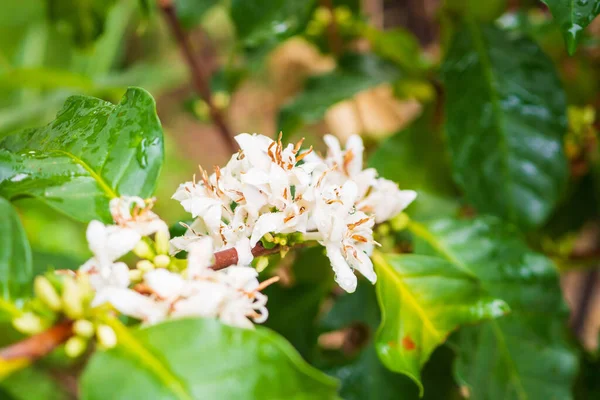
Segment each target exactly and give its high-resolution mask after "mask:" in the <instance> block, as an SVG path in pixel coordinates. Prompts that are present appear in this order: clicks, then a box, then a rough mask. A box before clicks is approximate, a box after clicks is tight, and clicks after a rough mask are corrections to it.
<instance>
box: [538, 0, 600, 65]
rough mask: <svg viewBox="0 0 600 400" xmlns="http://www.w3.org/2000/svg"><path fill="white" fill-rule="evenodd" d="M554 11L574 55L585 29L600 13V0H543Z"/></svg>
mask: <svg viewBox="0 0 600 400" xmlns="http://www.w3.org/2000/svg"><path fill="white" fill-rule="evenodd" d="M542 2H543V3H545V4H546V5H547V6H548V8H549V9H550V12H551V13H552V16H553V17H554V19H555V21H556V23H557V24H558V25H560V29H561V31H562V34H563V38H564V39H565V43H566V44H567V50H568V51H569V54H571V55H573V54H574V53H575V50H576V49H577V44H578V43H579V41H580V40H581V38H582V36H583V30H584V29H585V27H586V26H588V25H589V24H590V23H591V22H592V21H593V20H594V18H596V16H597V15H598V14H600V0H571V1H565V0H542Z"/></svg>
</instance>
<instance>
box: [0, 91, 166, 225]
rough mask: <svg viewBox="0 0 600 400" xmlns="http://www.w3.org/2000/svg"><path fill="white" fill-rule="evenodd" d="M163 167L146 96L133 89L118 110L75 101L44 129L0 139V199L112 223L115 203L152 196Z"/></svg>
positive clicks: (77, 98)
mask: <svg viewBox="0 0 600 400" xmlns="http://www.w3.org/2000/svg"><path fill="white" fill-rule="evenodd" d="M162 161H163V136H162V128H161V126H160V122H159V120H158V117H157V116H156V107H155V103H154V99H153V98H152V97H151V96H150V94H148V93H147V92H146V91H144V90H142V89H137V88H131V89H129V90H128V91H127V93H126V94H125V96H124V97H123V99H122V100H121V102H120V103H119V104H118V105H113V104H110V103H108V102H105V101H102V100H99V99H95V98H92V97H85V96H73V97H70V98H69V99H68V100H67V101H66V103H65V105H64V107H63V109H62V110H61V111H59V113H58V115H57V116H56V119H55V120H54V121H53V122H51V123H50V124H48V125H47V126H46V127H44V128H39V129H32V130H27V131H24V132H21V133H18V134H14V135H11V136H8V137H7V138H5V139H4V140H1V141H0V194H1V195H3V196H5V197H7V198H14V197H17V196H34V197H37V198H40V199H41V200H43V201H44V202H46V203H47V204H49V205H50V206H52V207H54V208H56V209H57V210H59V211H61V212H63V213H66V214H67V215H70V216H71V217H73V218H75V219H78V220H81V221H89V220H92V219H98V218H100V219H104V220H110V215H109V213H108V202H109V200H110V199H111V198H113V197H116V196H119V195H132V196H134V195H135V196H141V197H149V196H151V195H152V194H153V192H154V187H155V185H156V181H157V177H158V174H159V172H160V168H161V165H162Z"/></svg>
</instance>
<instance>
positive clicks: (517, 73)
mask: <svg viewBox="0 0 600 400" xmlns="http://www.w3.org/2000/svg"><path fill="white" fill-rule="evenodd" d="M443 69H444V73H443V78H444V82H445V85H446V118H447V135H448V144H449V146H450V150H451V155H452V161H453V172H454V178H455V180H456V182H457V183H458V184H459V185H460V186H461V187H462V188H463V189H464V191H465V194H466V197H467V200H468V201H469V202H470V203H472V204H473V205H474V206H475V207H476V208H477V209H478V210H479V211H481V212H484V213H491V214H494V215H497V216H500V217H502V218H504V219H506V220H509V221H512V222H514V223H516V224H518V225H520V226H522V227H533V226H538V225H540V224H541V223H543V222H544V221H545V220H546V218H547V217H548V215H549V214H550V212H551V211H552V209H553V208H554V206H555V205H556V203H557V202H558V200H559V198H560V196H561V191H562V189H563V187H564V185H565V182H566V179H567V176H568V169H567V161H566V157H565V154H564V152H563V144H562V137H563V135H564V133H565V132H566V104H565V95H564V92H563V90H562V88H561V85H560V82H559V80H558V77H557V75H556V71H555V69H554V66H553V64H552V62H551V61H550V60H549V59H548V57H546V55H545V54H544V53H542V51H541V50H540V48H539V47H538V46H537V45H536V44H535V43H533V42H531V41H530V40H528V39H525V38H519V37H513V36H511V35H509V34H507V33H506V32H503V31H501V30H498V29H496V28H493V27H491V26H484V27H480V26H477V25H475V24H468V25H467V27H466V29H463V30H462V31H460V32H459V33H458V34H457V35H456V36H455V38H454V40H453V43H452V46H451V48H450V51H449V53H448V56H447V59H446V61H445V63H444V67H443Z"/></svg>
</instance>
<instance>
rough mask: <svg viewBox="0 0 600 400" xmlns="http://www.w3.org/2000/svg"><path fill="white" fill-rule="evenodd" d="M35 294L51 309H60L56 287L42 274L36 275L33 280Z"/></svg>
mask: <svg viewBox="0 0 600 400" xmlns="http://www.w3.org/2000/svg"><path fill="white" fill-rule="evenodd" d="M33 290H34V292H35V295H36V296H37V297H38V298H39V299H40V300H41V301H43V302H44V304H46V305H47V306H48V307H49V308H50V309H51V310H52V311H60V309H61V302H60V297H59V296H58V293H56V289H54V286H52V284H51V283H50V281H49V280H48V279H47V278H46V277H43V276H38V277H36V278H35V281H34V282H33Z"/></svg>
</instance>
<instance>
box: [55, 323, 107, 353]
mask: <svg viewBox="0 0 600 400" xmlns="http://www.w3.org/2000/svg"><path fill="white" fill-rule="evenodd" d="M73 333H74V335H73V337H71V338H69V340H67V342H66V343H65V353H66V354H67V355H68V356H69V357H73V358H75V357H79V356H80V355H81V354H83V352H85V350H86V349H87V347H88V344H89V342H90V340H91V339H93V338H94V337H95V338H96V341H97V342H98V344H99V345H100V346H102V347H103V348H105V349H110V348H113V347H115V346H116V345H117V335H116V333H115V331H114V330H113V329H112V328H111V327H110V326H108V325H106V324H103V323H101V322H97V323H95V322H92V321H91V320H88V319H78V320H77V321H75V322H74V323H73Z"/></svg>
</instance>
